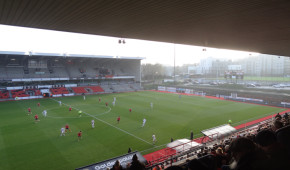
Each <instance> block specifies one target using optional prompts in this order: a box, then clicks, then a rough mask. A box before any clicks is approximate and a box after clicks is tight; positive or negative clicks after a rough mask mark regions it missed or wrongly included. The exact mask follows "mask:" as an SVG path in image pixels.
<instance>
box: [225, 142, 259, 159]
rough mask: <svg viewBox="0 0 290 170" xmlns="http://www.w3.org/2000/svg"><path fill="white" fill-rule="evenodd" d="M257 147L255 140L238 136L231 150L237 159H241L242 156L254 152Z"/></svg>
mask: <svg viewBox="0 0 290 170" xmlns="http://www.w3.org/2000/svg"><path fill="white" fill-rule="evenodd" d="M255 149H256V146H255V144H254V142H253V141H251V140H250V139H248V138H244V137H241V138H237V139H235V140H234V141H233V142H232V143H231V144H230V149H229V150H230V151H231V153H232V156H233V158H234V159H235V160H236V161H239V160H240V158H241V157H242V156H244V155H246V154H248V153H250V152H253V151H254V150H255Z"/></svg>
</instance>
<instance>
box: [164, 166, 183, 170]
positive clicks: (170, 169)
mask: <svg viewBox="0 0 290 170" xmlns="http://www.w3.org/2000/svg"><path fill="white" fill-rule="evenodd" d="M165 170H183V169H182V168H181V167H179V166H171V167H168V168H166V169H165Z"/></svg>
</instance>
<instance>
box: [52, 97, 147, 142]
mask: <svg viewBox="0 0 290 170" xmlns="http://www.w3.org/2000/svg"><path fill="white" fill-rule="evenodd" d="M51 100H54V101H56V102H58V101H57V100H55V99H51ZM62 104H64V105H66V106H70V105H68V104H65V103H62ZM72 108H73V109H75V110H80V109H78V108H75V107H72ZM83 113H85V114H86V115H88V116H90V117H92V118H95V119H97V120H98V121H100V122H103V123H105V124H107V125H109V126H111V127H113V128H116V129H118V130H120V131H122V132H124V133H126V134H128V135H130V136H132V137H134V138H136V139H139V140H141V141H143V142H145V143H147V144H149V145H152V143H150V142H147V141H146V140H144V139H142V138H139V137H138V136H135V135H133V134H132V133H130V132H127V131H125V130H123V129H121V128H118V127H117V126H114V125H112V124H110V123H108V122H106V121H104V120H102V119H99V118H97V117H96V116H94V115H91V114H89V113H87V112H84V111H83Z"/></svg>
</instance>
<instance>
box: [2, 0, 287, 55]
mask: <svg viewBox="0 0 290 170" xmlns="http://www.w3.org/2000/svg"><path fill="white" fill-rule="evenodd" d="M0 9H1V12H0V24H5V25H14V26H23V27H31V28H42V29H49V30H59V31H67V32H77V33H86V34H95V35H105V36H115V37H120V38H135V39H143V40H153V41H163V42H171V43H180V44H190V45H198V46H208V47H215V48H226V49H235V50H243V51H253V52H259V53H265V54H274V55H280V56H290V48H289V44H290V27H289V25H290V19H289V18H290V10H289V9H290V1H289V0H276V1H273V0H260V1H254V0H234V1H233V0H222V1H215V0H213V1H209V0H208V1H191V0H184V1H178V0H172V1H164V0H154V1H153V0H152V1H148V0H138V1H116V0H105V1H104V0H103V1H101V0H89V1H80V0H61V1H55V0H22V1H14V0H0Z"/></svg>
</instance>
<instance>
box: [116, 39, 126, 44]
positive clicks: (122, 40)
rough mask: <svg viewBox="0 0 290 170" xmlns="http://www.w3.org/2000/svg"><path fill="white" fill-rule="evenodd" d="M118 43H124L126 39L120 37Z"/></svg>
mask: <svg viewBox="0 0 290 170" xmlns="http://www.w3.org/2000/svg"><path fill="white" fill-rule="evenodd" d="M118 43H119V44H126V41H125V39H124V38H121V39H119V40H118Z"/></svg>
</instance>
